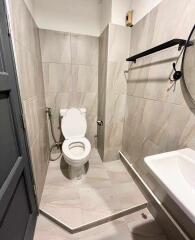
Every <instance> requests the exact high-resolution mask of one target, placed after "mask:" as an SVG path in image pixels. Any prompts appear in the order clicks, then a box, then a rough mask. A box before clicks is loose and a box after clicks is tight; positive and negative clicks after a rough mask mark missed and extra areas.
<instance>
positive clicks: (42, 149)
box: [9, 0, 49, 201]
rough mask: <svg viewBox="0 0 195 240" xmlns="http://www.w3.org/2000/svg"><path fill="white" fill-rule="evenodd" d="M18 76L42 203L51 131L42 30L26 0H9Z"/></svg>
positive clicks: (34, 170)
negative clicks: (44, 74) (29, 9)
mask: <svg viewBox="0 0 195 240" xmlns="http://www.w3.org/2000/svg"><path fill="white" fill-rule="evenodd" d="M9 3H10V6H11V24H12V29H13V32H12V39H13V42H14V46H15V49H14V55H15V58H16V63H17V66H16V67H17V75H18V80H19V88H20V92H21V100H22V105H23V110H24V117H25V123H26V128H27V136H28V143H29V148H30V153H31V160H32V165H33V173H34V177H35V183H36V188H37V197H38V201H40V198H41V194H42V190H43V185H44V181H45V176H46V171H47V166H48V150H49V142H48V131H47V127H46V126H47V125H46V115H45V93H44V83H43V74H42V64H41V53H40V44H39V31H38V28H37V26H36V24H35V22H34V20H33V18H32V17H31V14H30V13H29V11H28V9H27V7H26V5H25V3H24V1H23V0H18V1H14V0H9Z"/></svg>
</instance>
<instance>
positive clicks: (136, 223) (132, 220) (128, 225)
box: [34, 209, 167, 240]
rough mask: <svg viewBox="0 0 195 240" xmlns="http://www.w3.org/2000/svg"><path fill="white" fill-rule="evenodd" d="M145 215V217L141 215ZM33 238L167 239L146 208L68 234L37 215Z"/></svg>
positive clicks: (73, 239)
mask: <svg viewBox="0 0 195 240" xmlns="http://www.w3.org/2000/svg"><path fill="white" fill-rule="evenodd" d="M142 213H144V214H145V215H147V219H145V218H143V217H142ZM34 240H167V238H166V236H165V235H164V233H163V232H162V230H161V229H160V227H159V226H158V224H157V223H156V222H155V220H154V219H153V217H152V216H151V214H150V213H149V212H148V210H147V209H144V210H142V211H139V212H136V213H133V214H130V215H128V216H125V217H123V218H119V219H117V220H114V221H112V222H108V223H104V224H102V225H99V226H97V227H94V228H91V229H89V230H86V231H83V232H79V233H75V234H70V233H68V232H66V231H65V230H63V229H62V228H60V227H58V226H57V225H56V224H54V223H52V222H51V221H50V220H48V219H47V218H45V217H43V216H41V215H40V216H39V218H38V222H37V226H36V230H35V236H34Z"/></svg>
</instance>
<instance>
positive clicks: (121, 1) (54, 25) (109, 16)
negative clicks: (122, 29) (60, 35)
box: [24, 0, 162, 36]
mask: <svg viewBox="0 0 195 240" xmlns="http://www.w3.org/2000/svg"><path fill="white" fill-rule="evenodd" d="M24 1H25V2H26V5H27V7H28V9H29V10H30V12H31V14H32V15H33V16H34V19H35V22H36V23H37V25H38V27H39V28H42V29H50V30H56V31H63V32H72V33H78V34H86V35H92V36H99V35H100V34H101V32H102V31H103V30H104V28H105V27H106V25H107V24H108V23H113V24H118V25H122V26H125V16H126V13H127V11H128V10H131V9H133V10H134V16H133V23H134V24H136V23H137V22H138V21H139V20H140V19H142V18H143V17H144V16H145V15H146V14H147V13H148V12H150V11H151V10H152V9H153V8H154V7H155V6H157V5H158V4H159V3H160V2H161V1H162V0H75V1H73V0H24Z"/></svg>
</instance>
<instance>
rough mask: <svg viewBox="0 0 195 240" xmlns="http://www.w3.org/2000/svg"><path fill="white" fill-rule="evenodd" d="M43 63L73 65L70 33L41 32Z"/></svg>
mask: <svg viewBox="0 0 195 240" xmlns="http://www.w3.org/2000/svg"><path fill="white" fill-rule="evenodd" d="M39 35H40V44H41V55H42V62H54V63H71V51H70V33H64V32H57V31H50V30H39Z"/></svg>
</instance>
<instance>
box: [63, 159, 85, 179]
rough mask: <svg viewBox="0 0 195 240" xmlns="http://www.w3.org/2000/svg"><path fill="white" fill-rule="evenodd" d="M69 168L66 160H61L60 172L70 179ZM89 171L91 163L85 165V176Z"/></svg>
mask: <svg viewBox="0 0 195 240" xmlns="http://www.w3.org/2000/svg"><path fill="white" fill-rule="evenodd" d="M68 167H69V165H68V163H67V162H66V161H65V160H64V157H63V156H62V157H61V160H60V170H61V172H62V174H63V176H64V177H65V178H67V179H70V177H69V173H68ZM88 169H89V162H87V163H85V174H87V172H88ZM70 180H71V179H70Z"/></svg>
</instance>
